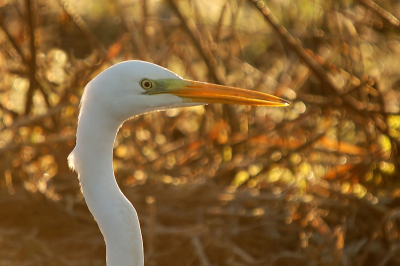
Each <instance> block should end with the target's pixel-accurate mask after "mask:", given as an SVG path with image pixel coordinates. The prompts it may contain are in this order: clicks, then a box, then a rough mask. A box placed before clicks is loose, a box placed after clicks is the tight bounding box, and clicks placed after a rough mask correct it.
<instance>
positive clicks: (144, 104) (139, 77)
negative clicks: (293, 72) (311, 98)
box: [68, 61, 290, 266]
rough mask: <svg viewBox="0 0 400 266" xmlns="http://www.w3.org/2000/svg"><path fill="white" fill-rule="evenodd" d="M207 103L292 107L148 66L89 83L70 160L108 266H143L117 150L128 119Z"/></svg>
mask: <svg viewBox="0 0 400 266" xmlns="http://www.w3.org/2000/svg"><path fill="white" fill-rule="evenodd" d="M207 103H230V104H246V105H261V106H288V105H289V104H290V103H289V102H288V101H286V100H283V99H281V98H278V97H276V96H272V95H268V94H265V93H261V92H256V91H249V90H244V89H237V88H232V87H226V86H221V85H214V84H208V83H203V82H195V81H189V80H185V79H182V78H181V77H179V76H178V75H176V74H174V73H173V72H171V71H169V70H167V69H165V68H162V67H160V66H157V65H154V64H151V63H148V62H143V61H126V62H122V63H119V64H116V65H114V66H112V67H110V68H108V69H106V70H105V71H103V72H102V73H101V74H99V75H98V76H97V77H95V78H94V79H93V80H92V81H90V82H89V83H88V84H87V86H86V88H85V91H84V93H83V96H82V100H81V106H80V114H79V119H78V129H77V136H76V137H77V139H76V146H75V148H74V150H73V151H72V153H71V154H70V155H69V157H68V161H69V165H70V167H71V168H72V169H74V170H75V171H76V172H77V173H78V176H79V179H80V184H81V188H82V193H83V195H84V197H85V200H86V203H87V205H88V207H89V210H90V211H91V213H92V214H93V216H94V218H95V220H96V222H97V223H98V225H99V228H100V231H101V233H102V234H103V236H104V240H105V243H106V262H107V265H108V266H128V265H129V266H132V265H134V266H139V265H143V263H144V259H143V243H142V235H141V231H140V225H139V220H138V216H137V213H136V210H135V208H134V207H133V206H132V204H131V203H130V202H129V200H128V199H127V198H126V197H125V196H124V195H123V193H122V192H121V190H120V189H119V187H118V185H117V182H116V180H115V177H114V171H113V163H112V159H113V145H114V141H115V137H116V134H117V131H118V129H119V128H120V126H121V125H122V123H124V121H126V120H127V119H129V118H131V117H133V116H137V115H140V114H143V113H147V112H151V111H155V110H163V109H167V108H173V107H184V106H193V105H200V104H207Z"/></svg>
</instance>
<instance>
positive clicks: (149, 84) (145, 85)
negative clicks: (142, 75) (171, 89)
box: [140, 79, 153, 90]
mask: <svg viewBox="0 0 400 266" xmlns="http://www.w3.org/2000/svg"><path fill="white" fill-rule="evenodd" d="M140 86H142V88H143V89H145V90H149V89H151V88H153V82H151V80H148V79H142V81H140Z"/></svg>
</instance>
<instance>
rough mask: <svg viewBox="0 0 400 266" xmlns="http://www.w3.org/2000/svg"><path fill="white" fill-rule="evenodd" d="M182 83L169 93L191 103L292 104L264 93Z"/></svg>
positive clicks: (187, 81)
mask: <svg viewBox="0 0 400 266" xmlns="http://www.w3.org/2000/svg"><path fill="white" fill-rule="evenodd" d="M181 82H182V83H181V84H176V83H178V82H176V83H175V82H174V83H175V84H174V85H175V86H174V88H173V89H172V88H170V89H168V93H170V94H173V95H176V96H179V97H182V98H184V99H188V100H189V101H191V102H196V103H226V104H243V105H257V106H289V105H290V104H291V103H290V102H289V101H287V100H284V99H281V98H279V97H276V96H273V95H270V94H267V93H263V92H258V91H251V90H246V89H239V88H234V87H228V86H222V85H215V84H210V83H205V82H198V81H191V80H181ZM176 85H178V86H176ZM179 85H180V86H179Z"/></svg>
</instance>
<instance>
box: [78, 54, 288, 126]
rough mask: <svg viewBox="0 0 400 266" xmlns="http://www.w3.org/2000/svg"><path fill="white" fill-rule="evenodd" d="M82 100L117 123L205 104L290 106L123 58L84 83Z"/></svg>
mask: <svg viewBox="0 0 400 266" xmlns="http://www.w3.org/2000/svg"><path fill="white" fill-rule="evenodd" d="M86 102H91V105H92V106H93V105H95V106H97V107H100V108H101V110H102V111H105V112H104V113H107V114H108V115H111V116H112V117H113V118H114V119H116V120H121V122H123V121H125V120H126V119H128V118H130V117H133V116H135V115H139V114H142V113H147V112H151V111H155V110H163V109H168V108H174V107H184V106H192V105H200V104H208V103H227V104H245V105H258V106H288V105H290V102H288V101H286V100H284V99H281V98H279V97H276V96H273V95H269V94H266V93H261V92H257V91H251V90H245V89H238V88H233V87H228V86H222V85H215V84H209V83H204V82H197V81H190V80H186V79H183V78H181V77H179V76H178V75H176V74H175V73H173V72H171V71H169V70H168V69H165V68H163V67H160V66H158V65H155V64H152V63H148V62H143V61H125V62H122V63H119V64H116V65H114V66H112V67H110V68H108V69H106V70H105V71H103V72H102V73H100V74H99V75H98V76H97V77H95V78H94V79H93V80H92V81H91V82H89V84H88V85H87V86H86V88H85V92H84V94H83V97H82V108H85V105H89V104H86ZM88 108H89V107H88ZM99 110H100V109H99Z"/></svg>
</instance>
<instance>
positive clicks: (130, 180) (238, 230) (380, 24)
mask: <svg viewBox="0 0 400 266" xmlns="http://www.w3.org/2000/svg"><path fill="white" fill-rule="evenodd" d="M396 17H400V3H399V2H398V1H396V0H389V1H383V0H377V1H376V2H372V1H370V0H358V1H356V0H354V1H351V0H340V1H322V0H299V1H290V0H274V1H264V2H262V1H256V0H255V1H247V0H237V1H235V0H214V1H208V0H207V1H199V0H189V1H176V0H163V1H151V0H121V1H117V0H115V1H107V0H102V1H91V2H89V1H68V0H67V1H63V0H60V2H57V0H54V1H44V0H36V1H35V0H4V1H0V73H1V74H0V118H1V119H0V130H1V132H0V173H1V175H0V176H1V177H0V265H1V266H3V265H105V247H104V243H103V240H102V236H101V235H100V232H99V230H98V227H97V225H96V223H95V222H94V221H93V218H92V216H91V215H90V213H89V211H88V210H87V208H86V205H85V201H84V199H83V198H82V195H81V193H80V191H79V184H78V181H77V178H76V174H75V173H72V172H71V171H70V170H69V169H68V166H67V163H66V158H67V156H68V154H69V152H70V151H71V150H72V148H73V146H74V135H75V130H76V122H77V115H78V103H79V98H80V96H81V94H82V91H83V88H84V86H85V84H86V83H87V82H88V81H89V80H90V79H91V78H93V77H94V76H95V75H97V74H98V73H99V72H100V71H101V70H103V69H105V68H107V67H108V66H110V65H112V64H114V63H117V62H120V61H123V60H129V59H141V60H147V61H151V62H154V63H156V64H159V65H162V66H165V67H167V68H169V69H170V70H172V71H174V72H176V73H178V74H179V75H181V76H183V77H185V78H188V79H194V80H201V81H209V82H213V83H219V84H226V85H231V86H236V87H243V88H249V89H254V90H259V91H264V92H268V93H272V94H275V95H278V96H280V97H284V98H287V99H290V100H291V101H292V102H293V104H292V106H291V107H289V108H251V107H244V106H224V105H212V106H206V107H194V108H186V109H173V110H168V111H166V112H159V113H151V114H146V115H143V116H140V117H136V118H134V119H132V120H130V121H129V122H127V123H126V124H125V125H124V126H123V127H122V128H121V130H120V132H119V134H118V137H117V143H116V149H115V154H114V155H115V157H114V160H115V162H114V165H115V171H116V177H117V179H118V182H119V184H120V186H121V188H122V190H123V192H124V193H125V194H126V195H127V197H128V198H129V199H130V200H131V201H132V203H133V205H134V206H135V207H136V208H137V210H138V213H139V217H140V221H141V225H142V230H143V237H144V245H145V263H146V265H178V266H179V265H201V266H207V265H234V266H239V265H354V266H361V265H382V266H383V265H400V255H399V254H400V177H399V175H400V157H399V149H400V115H399V106H400V34H399V32H400V23H399V20H398V19H397V18H396Z"/></svg>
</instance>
